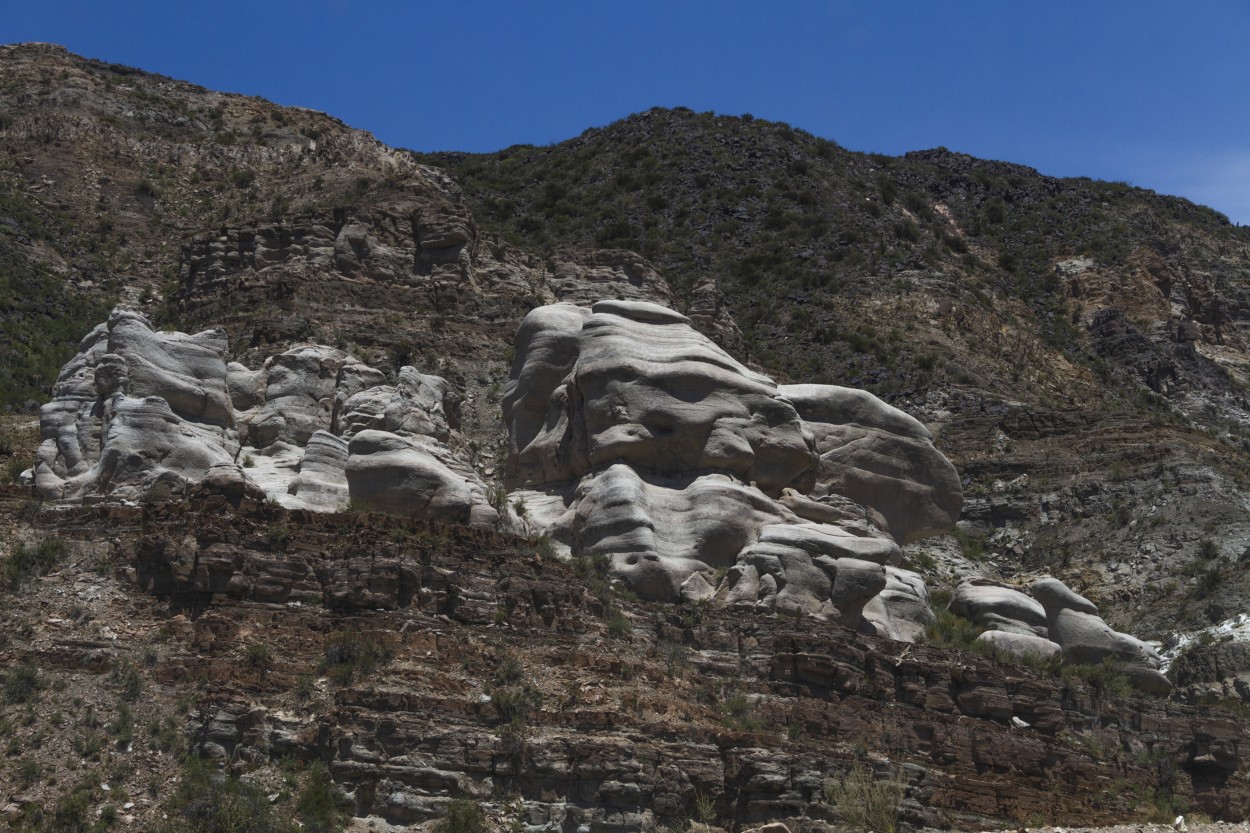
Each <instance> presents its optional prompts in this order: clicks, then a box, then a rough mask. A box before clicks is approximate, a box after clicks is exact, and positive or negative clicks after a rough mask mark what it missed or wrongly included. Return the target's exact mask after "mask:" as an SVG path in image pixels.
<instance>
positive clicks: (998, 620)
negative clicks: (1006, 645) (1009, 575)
mask: <svg viewBox="0 0 1250 833" xmlns="http://www.w3.org/2000/svg"><path fill="white" fill-rule="evenodd" d="M950 611H951V613H954V614H956V615H958V616H962V617H964V618H965V619H970V620H971V621H973V622H975V623H976V624H978V625H980V626H981V627H983V628H986V629H989V630H995V631H1005V632H1007V633H1018V634H1028V635H1033V636H1039V637H1045V636H1046V610H1045V609H1044V608H1043V607H1042V606H1041V604H1039V603H1038V601H1037V600H1036V599H1034V598H1033V597H1032V596H1029V595H1028V594H1026V593H1022V592H1021V591H1019V590H1015V589H1012V588H1010V587H1003V586H1002V585H999V584H996V583H993V582H991V581H988V580H987V579H982V578H969V579H964V580H963V581H961V582H960V583H959V585H958V586H957V587H956V588H955V592H954V593H953V594H952V595H951V601H950Z"/></svg>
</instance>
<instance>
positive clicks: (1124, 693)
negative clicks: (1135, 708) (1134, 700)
mask: <svg viewBox="0 0 1250 833" xmlns="http://www.w3.org/2000/svg"><path fill="white" fill-rule="evenodd" d="M1061 674H1062V676H1063V678H1064V679H1065V680H1068V681H1072V680H1082V681H1084V682H1085V683H1086V684H1087V685H1088V686H1089V687H1090V688H1092V689H1093V690H1094V691H1095V693H1097V694H1101V695H1103V696H1104V697H1128V696H1130V695H1133V694H1136V693H1137V689H1136V688H1134V687H1133V684H1132V682H1130V681H1129V678H1128V675H1126V674H1125V673H1124V665H1123V663H1120V662H1117V661H1116V660H1113V659H1111V658H1110V657H1108V658H1107V659H1104V660H1103V661H1102V662H1101V663H1099V664H1097V665H1078V664H1075V663H1073V664H1067V665H1064V666H1063V670H1062V671H1061Z"/></svg>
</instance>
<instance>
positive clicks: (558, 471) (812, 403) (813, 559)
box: [504, 300, 960, 638]
mask: <svg viewBox="0 0 1250 833" xmlns="http://www.w3.org/2000/svg"><path fill="white" fill-rule="evenodd" d="M707 314H710V313H707ZM792 387H793V393H794V397H793V398H795V399H798V400H799V401H800V402H802V403H803V404H804V406H805V407H807V408H808V410H809V411H810V412H811V413H812V414H813V415H814V416H815V417H816V418H818V419H820V420H824V422H822V423H820V428H819V431H820V432H821V436H822V437H824V439H825V449H824V450H825V452H826V454H832V455H835V456H834V457H830V458H829V460H827V461H825V462H819V461H818V459H817V456H816V453H815V452H816V448H817V446H816V443H815V441H814V440H813V437H812V431H811V430H810V427H809V425H808V424H807V423H805V422H804V421H803V420H802V419H800V416H799V412H798V411H797V410H796V408H795V407H794V404H793V403H792V401H791V397H790V396H789V395H788V394H787V393H786V391H787V390H789V389H788V388H787V389H783V388H779V387H778V386H777V385H776V384H775V383H774V382H773V381H772V380H771V379H769V378H768V377H766V376H763V375H761V374H759V373H756V372H754V371H752V370H750V369H748V368H747V367H745V366H743V365H742V364H740V363H739V362H738V361H736V360H735V359H733V358H732V357H731V356H729V355H728V354H727V353H725V351H724V350H723V349H721V348H720V347H718V346H717V345H716V344H714V343H713V342H712V341H711V340H710V339H709V338H707V337H706V336H704V335H702V334H700V333H698V332H697V331H696V330H695V329H694V328H693V327H692V326H691V322H690V319H688V318H686V317H685V316H683V315H681V314H680V313H677V312H675V311H673V310H671V309H668V308H666V307H662V306H659V305H657V304H653V303H648V302H643V301H636V300H609V301H600V302H598V303H596V304H595V305H594V306H593V308H592V309H591V310H589V311H588V310H586V309H583V308H579V307H575V306H572V305H568V304H555V305H551V306H547V307H540V308H538V309H536V310H534V311H532V312H531V313H530V314H529V315H528V316H527V317H526V319H525V321H524V322H523V323H522V324H521V327H520V329H519V330H518V333H517V339H516V359H515V361H514V364H513V367H512V377H511V380H510V382H509V385H508V388H507V390H506V393H505V397H504V416H505V423H506V424H507V426H508V428H509V433H510V438H511V451H510V454H509V459H508V467H507V470H508V480H509V482H510V483H511V484H512V485H513V486H520V487H523V488H524V490H525V494H526V495H527V497H526V498H525V502H526V505H527V507H528V504H529V503H530V498H529V497H528V495H530V494H540V493H545V494H546V495H547V496H548V497H546V498H543V499H541V500H538V501H537V502H536V505H535V506H534V507H532V509H530V508H527V512H528V518H527V523H528V524H529V525H530V527H531V528H532V529H534V530H535V531H543V532H546V533H547V534H549V535H551V536H552V537H553V538H554V539H555V540H557V541H560V542H562V543H564V544H566V545H567V546H568V547H569V548H570V551H571V552H572V553H574V554H578V553H588V554H602V555H606V556H608V557H609V558H610V559H611V565H612V567H611V569H612V573H613V574H614V575H615V576H617V577H619V578H621V579H624V580H625V581H626V582H627V583H628V584H629V586H630V587H631V588H632V589H634V591H635V592H638V593H639V594H641V595H642V596H644V597H645V598H649V599H668V600H676V599H679V598H683V597H687V596H690V595H691V594H697V595H699V596H700V597H705V596H706V595H707V592H706V589H705V588H704V587H703V586H702V583H703V582H707V581H708V580H709V578H710V577H711V575H712V572H713V571H714V570H715V569H718V568H720V569H724V568H728V567H731V566H732V567H733V568H734V569H732V570H731V571H730V572H728V573H727V574H726V575H725V577H724V578H723V580H722V581H721V583H720V585H719V586H718V587H716V588H715V593H714V596H713V598H715V599H717V600H718V601H719V602H721V603H724V604H732V605H746V604H755V605H763V606H765V607H776V608H777V609H779V610H784V611H802V612H804V613H808V614H811V615H814V616H817V617H820V618H825V619H831V620H834V621H839V622H841V623H843V624H846V625H848V626H850V627H858V626H859V624H860V622H861V621H862V615H861V611H862V609H863V607H864V605H865V604H866V603H867V602H868V601H869V600H870V599H871V598H872V597H873V596H875V595H876V594H877V593H879V592H880V591H881V590H882V589H884V588H885V587H886V585H887V583H888V579H887V577H886V572H885V570H884V565H897V564H899V563H900V561H901V553H900V550H899V546H898V543H897V542H896V541H898V540H910V539H911V538H915V537H919V536H920V535H923V534H931V533H933V532H937V531H942V530H944V529H946V528H948V527H949V526H950V525H951V524H952V523H953V521H954V515H953V514H951V513H954V514H957V513H958V506H959V499H960V498H959V495H960V492H959V484H958V480H957V479H956V478H955V475H954V470H953V468H951V467H950V464H949V463H948V462H946V460H945V458H943V457H942V456H941V455H940V454H939V453H938V452H937V451H936V450H935V449H934V448H933V445H932V442H931V438H930V436H929V434H928V432H927V431H926V430H925V429H924V427H923V426H921V425H920V424H919V423H917V422H916V421H915V420H913V419H912V418H911V417H908V416H907V415H905V414H903V413H902V412H901V411H896V410H895V409H893V408H889V407H888V406H886V405H885V404H884V403H882V402H880V401H879V400H876V399H875V398H873V397H869V396H867V395H866V394H860V393H859V392H855V391H847V390H845V389H841V388H833V387H827V386H792ZM847 425H851V426H852V427H851V428H850V429H847V428H846V426H847ZM839 431H843V432H844V433H845V432H847V431H849V432H850V433H845V443H844V444H850V445H858V446H862V447H863V448H864V451H863V453H859V452H846V455H845V456H846V461H842V460H841V458H837V456H836V455H837V454H838V453H839V452H838V448H837V446H839V444H843V441H842V440H839V439H838V438H839V437H841V436H842V435H840V434H838V433H837V432H839ZM896 452H897V453H901V454H904V455H906V456H907V459H906V460H905V461H904V462H903V463H902V464H901V466H900V467H897V470H893V469H889V465H891V463H890V462H889V460H886V459H885V457H884V455H886V454H890V453H896ZM857 454H858V456H856V455H857ZM874 455H875V456H874ZM847 466H853V467H857V469H858V470H860V471H864V472H869V473H870V474H872V477H869V478H868V480H871V482H872V483H873V484H874V485H873V489H875V491H873V489H859V490H858V491H856V490H853V489H848V490H841V491H839V490H838V489H834V488H831V484H832V483H833V480H831V478H833V477H834V475H835V473H836V471H837V470H839V467H843V468H845V467H847ZM821 471H823V472H825V473H826V474H827V475H828V476H826V477H825V480H824V481H818V480H817V479H816V478H817V476H818V473H819V472H821ZM861 479H863V478H861ZM822 483H823V485H821V484H822ZM813 486H816V487H817V490H816V491H815V492H813ZM891 489H896V490H897V491H899V493H900V495H894V494H892V493H891ZM904 493H905V495H904ZM939 493H940V494H939ZM557 494H558V495H559V496H560V499H559V500H555V496H556V495H557ZM866 495H867V496H870V497H872V499H873V500H875V501H876V503H875V504H874V503H871V502H869V501H868V500H866V499H865V496H866ZM857 500H858V501H860V502H858V503H857V502H856V501H857ZM934 500H936V501H937V502H938V503H939V504H940V505H941V506H940V508H939V509H937V510H933V509H932V508H931V507H928V506H927V505H925V502H926V501H929V502H932V501H934ZM861 504H866V505H861ZM905 517H906V518H908V520H904V518H905ZM890 523H892V524H893V529H892V530H891V532H890V534H889V535H886V534H883V533H882V532H881V529H880V527H883V526H885V525H886V524H890ZM696 574H698V575H700V576H701V577H702V578H701V579H699V580H694V581H692V576H694V575H696ZM895 590H896V591H897V592H896V593H895V594H892V595H891V597H890V599H889V600H887V601H883V602H882V604H881V605H880V606H878V608H877V614H876V615H877V616H878V617H879V619H880V620H881V621H882V622H883V627H884V628H885V629H886V630H888V631H889V632H891V633H892V634H894V635H898V636H902V635H904V634H907V635H909V636H910V637H912V638H914V636H915V635H916V634H917V633H919V632H920V630H922V629H923V626H924V623H925V622H926V621H927V617H926V613H927V605H926V601H925V600H926V599H927V594H925V593H923V588H922V587H921V588H919V589H918V588H916V587H915V584H914V580H913V579H907V580H903V579H902V578H899V579H898V581H897V586H896V588H895ZM896 603H897V604H896ZM895 606H896V607H897V610H896V611H895V613H896V614H897V617H898V619H897V621H896V622H891V619H892V614H891V613H890V610H891V607H895Z"/></svg>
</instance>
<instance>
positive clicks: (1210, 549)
mask: <svg viewBox="0 0 1250 833" xmlns="http://www.w3.org/2000/svg"><path fill="white" fill-rule="evenodd" d="M1219 554H1220V548H1219V546H1217V545H1216V543H1215V542H1214V541H1212V540H1211V539H1210V538H1203V539H1202V540H1201V541H1199V542H1198V557H1199V558H1201V559H1202V560H1203V561H1210V560H1212V559H1214V558H1216V557H1218V556H1219Z"/></svg>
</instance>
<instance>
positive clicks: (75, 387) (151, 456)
mask: <svg viewBox="0 0 1250 833" xmlns="http://www.w3.org/2000/svg"><path fill="white" fill-rule="evenodd" d="M225 352H226V339H225V335H224V334H223V333H222V332H221V331H219V330H211V331H208V332H204V333H200V334H198V335H194V336H187V335H183V334H181V333H172V334H171V333H160V332H154V331H153V330H152V328H151V326H150V325H149V324H148V322H147V320H146V319H145V318H143V316H141V315H139V314H138V313H134V312H126V311H116V312H114V313H113V314H112V315H111V316H110V317H109V320H108V322H107V323H106V324H101V325H100V326H98V327H96V328H95V329H94V330H92V331H91V333H90V334H89V335H88V336H87V337H86V338H85V339H83V341H82V343H81V344H80V345H79V353H78V355H77V356H75V357H74V358H73V359H71V360H70V362H69V363H68V364H66V366H65V368H64V369H63V370H62V371H61V375H60V377H59V378H58V379H57V382H56V385H55V386H54V387H53V397H54V398H53V400H52V401H51V402H49V403H48V404H47V405H44V406H43V409H42V410H41V412H40V435H41V443H40V446H39V451H38V453H37V455H36V462H35V471H34V481H35V488H36V489H37V490H38V492H39V493H40V494H41V495H42V496H44V497H45V498H48V499H52V500H68V501H91V500H96V499H99V498H101V497H103V496H106V495H108V496H113V497H115V498H121V499H128V498H136V497H139V496H141V495H143V494H145V493H147V492H148V491H149V490H151V489H153V488H154V487H156V485H157V484H158V483H159V484H161V485H160V488H161V489H162V490H168V491H175V492H176V491H180V490H182V489H185V488H186V486H187V485H188V484H190V483H193V482H197V481H199V480H201V479H202V478H203V477H204V476H205V475H206V474H207V473H208V470H209V469H210V468H213V467H214V466H219V465H232V464H233V462H234V458H235V455H236V454H237V452H238V438H237V436H236V434H235V430H234V421H233V410H232V408H231V405H230V398H229V394H228V392H227V388H226V362H225Z"/></svg>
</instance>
